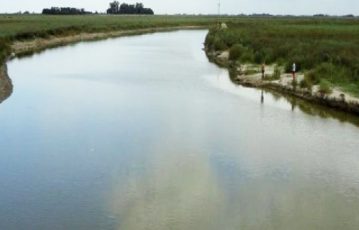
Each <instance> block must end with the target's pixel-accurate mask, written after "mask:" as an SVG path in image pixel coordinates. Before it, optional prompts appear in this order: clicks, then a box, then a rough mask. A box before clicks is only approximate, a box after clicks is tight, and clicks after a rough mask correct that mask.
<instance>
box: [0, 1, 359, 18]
mask: <svg viewBox="0 0 359 230" xmlns="http://www.w3.org/2000/svg"><path fill="white" fill-rule="evenodd" d="M110 1H112V0H32V1H31V0H0V12H1V13H12V12H18V11H26V10H27V11H30V12H41V10H42V9H43V8H49V7H51V6H71V7H76V8H85V9H86V10H90V11H99V12H105V11H106V9H107V7H108V4H109V2H110ZM218 1H219V0H180V1H179V0H137V1H133V0H126V1H124V2H126V3H135V2H142V3H143V4H144V5H145V7H149V8H152V9H153V10H154V11H155V13H156V14H177V13H186V14H216V13H217V12H218ZM220 1H221V13H224V14H241V13H244V14H252V13H270V14H282V15H283V14H291V15H313V14H319V13H323V14H330V15H344V14H354V15H359V0H220ZM119 2H120V3H122V2H123V1H119Z"/></svg>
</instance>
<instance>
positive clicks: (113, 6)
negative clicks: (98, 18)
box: [107, 1, 120, 14]
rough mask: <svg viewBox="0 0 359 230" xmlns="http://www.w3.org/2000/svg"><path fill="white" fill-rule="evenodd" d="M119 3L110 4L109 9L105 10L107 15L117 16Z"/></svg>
mask: <svg viewBox="0 0 359 230" xmlns="http://www.w3.org/2000/svg"><path fill="white" fill-rule="evenodd" d="M119 6H120V3H119V2H118V1H113V2H110V8H109V9H108V10H107V13H108V14H118V13H119V11H120V10H119Z"/></svg>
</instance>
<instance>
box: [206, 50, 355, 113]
mask: <svg viewBox="0 0 359 230" xmlns="http://www.w3.org/2000/svg"><path fill="white" fill-rule="evenodd" d="M205 51H206V54H207V56H208V58H209V60H210V61H212V62H214V63H216V64H217V65H219V66H221V67H225V68H228V69H229V71H230V75H231V76H230V77H231V80H232V82H233V83H235V84H240V85H243V86H247V87H255V88H262V89H269V90H273V91H276V92H280V93H283V94H287V95H291V96H295V97H297V98H301V99H304V100H306V101H309V102H312V103H316V104H320V105H324V106H327V107H330V108H334V109H337V110H341V111H344V112H348V113H352V114H355V115H359V98H357V97H354V96H352V95H350V94H348V93H346V92H344V91H343V90H341V89H340V88H333V89H332V90H331V91H330V92H327V93H323V92H322V91H321V89H320V87H319V86H318V85H315V86H313V87H312V88H310V89H308V88H305V87H300V85H299V82H301V81H303V80H304V74H303V73H298V74H297V76H296V80H295V81H293V78H292V75H291V74H286V73H283V74H281V73H280V74H279V76H277V77H273V76H274V75H275V73H274V72H275V68H276V65H269V66H266V68H265V69H266V73H265V78H264V79H262V74H261V73H260V68H261V66H260V65H255V64H242V65H241V64H239V63H238V62H235V61H231V60H230V59H229V51H221V52H219V51H211V50H210V49H209V48H208V47H206V49H205Z"/></svg>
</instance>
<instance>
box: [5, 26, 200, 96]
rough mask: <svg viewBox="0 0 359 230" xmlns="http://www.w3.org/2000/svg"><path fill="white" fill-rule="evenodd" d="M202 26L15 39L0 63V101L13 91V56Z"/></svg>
mask: <svg viewBox="0 0 359 230" xmlns="http://www.w3.org/2000/svg"><path fill="white" fill-rule="evenodd" d="M205 28H206V27H204V26H175V27H160V28H146V29H132V30H122V31H108V32H96V33H85V32H82V33H79V34H74V35H68V36H58V35H57V36H55V35H54V36H49V37H46V38H40V37H39V38H34V39H30V40H15V41H13V42H12V44H10V47H11V52H10V55H9V56H8V57H7V58H6V59H5V60H4V62H3V63H0V103H2V102H3V101H5V100H6V99H7V98H8V97H9V96H10V95H11V94H12V91H13V85H12V82H11V79H10V77H9V76H8V72H7V65H6V61H7V60H10V59H12V58H15V57H21V56H27V55H32V54H33V53H37V52H41V51H43V50H46V49H49V48H55V47H59V46H65V45H69V44H74V43H77V42H85V41H95V40H102V39H109V38H115V37H121V36H133V35H140V34H148V33H155V32H166V31H174V30H192V29H205Z"/></svg>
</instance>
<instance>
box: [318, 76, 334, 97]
mask: <svg viewBox="0 0 359 230" xmlns="http://www.w3.org/2000/svg"><path fill="white" fill-rule="evenodd" d="M319 92H320V93H321V94H331V93H332V89H331V87H330V83H329V81H327V80H324V79H322V80H320V83H319Z"/></svg>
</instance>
